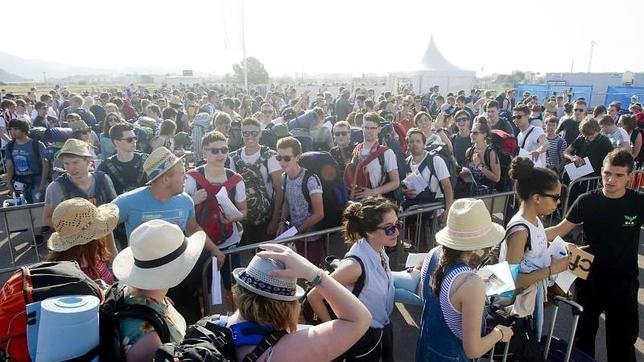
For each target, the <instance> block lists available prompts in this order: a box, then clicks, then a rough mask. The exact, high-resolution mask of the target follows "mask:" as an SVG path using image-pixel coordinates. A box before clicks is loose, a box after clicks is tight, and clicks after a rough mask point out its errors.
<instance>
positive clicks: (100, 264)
mask: <svg viewBox="0 0 644 362" xmlns="http://www.w3.org/2000/svg"><path fill="white" fill-rule="evenodd" d="M96 269H97V272H98V273H94V272H92V271H91V270H89V267H86V266H84V267H81V270H83V272H84V273H85V274H87V276H88V277H90V278H92V279H102V280H103V281H104V282H105V283H107V284H112V283H114V276H113V275H112V272H111V271H110V269H109V268H108V267H107V264H106V263H105V262H104V261H103V260H100V259H99V258H98V257H97V258H96Z"/></svg>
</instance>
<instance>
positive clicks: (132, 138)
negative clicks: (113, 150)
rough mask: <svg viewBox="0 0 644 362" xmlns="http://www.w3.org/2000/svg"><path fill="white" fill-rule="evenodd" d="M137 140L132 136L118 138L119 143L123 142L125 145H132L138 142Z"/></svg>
mask: <svg viewBox="0 0 644 362" xmlns="http://www.w3.org/2000/svg"><path fill="white" fill-rule="evenodd" d="M138 140H139V138H138V137H136V136H134V137H126V138H119V141H125V142H127V143H132V142H136V141H138Z"/></svg>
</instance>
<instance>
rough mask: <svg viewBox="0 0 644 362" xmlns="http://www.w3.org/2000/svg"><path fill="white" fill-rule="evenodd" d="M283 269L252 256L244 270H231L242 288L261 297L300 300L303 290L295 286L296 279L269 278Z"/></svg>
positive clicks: (278, 263) (270, 261)
mask: <svg viewBox="0 0 644 362" xmlns="http://www.w3.org/2000/svg"><path fill="white" fill-rule="evenodd" d="M280 269H284V264H282V263H280V262H278V261H275V260H272V259H264V258H260V257H259V256H254V257H253V259H252V260H251V261H250V263H249V264H248V267H246V268H237V269H235V270H233V277H234V278H235V280H236V281H237V283H239V284H240V285H241V286H242V287H244V288H245V289H248V290H250V291H251V292H253V293H255V294H259V295H261V296H263V297H266V298H270V299H275V300H281V301H293V300H298V299H300V298H302V296H303V295H304V289H302V287H300V286H299V285H297V279H295V278H293V279H289V278H277V277H274V276H271V275H270V273H271V271H273V270H280Z"/></svg>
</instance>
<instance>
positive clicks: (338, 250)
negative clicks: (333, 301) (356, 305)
mask: <svg viewBox="0 0 644 362" xmlns="http://www.w3.org/2000/svg"><path fill="white" fill-rule="evenodd" d="M4 215H5V214H4V213H0V270H3V269H4V268H8V267H10V266H11V264H10V262H11V259H10V249H9V243H8V238H7V230H6V227H5V216H4ZM28 217H29V215H28V214H26V213H23V214H18V215H10V216H9V220H10V223H11V225H18V224H21V223H22V224H23V227H24V228H26V223H25V222H26V221H27V220H28ZM32 218H33V219H34V220H40V214H37V213H34V215H33V216H32ZM38 224H39V221H36V225H38ZM20 228H22V227H20ZM14 229H15V228H14ZM11 238H12V245H13V250H14V255H15V258H16V262H17V263H18V264H27V263H33V262H35V261H36V254H35V249H34V248H33V247H31V245H32V237H31V232H29V231H23V232H13V233H12V234H11ZM330 246H331V247H330V254H333V255H343V254H344V251H345V248H346V246H345V245H344V244H343V243H342V241H341V240H338V239H335V240H333V241H332V242H331V245H330ZM39 252H40V255H41V258H42V256H44V255H46V250H45V247H44V246H41V247H40V248H39ZM249 258H250V256H248V257H246V258H244V259H249ZM397 258H400V259H397ZM391 260H392V264H393V263H395V262H396V260H404V255H392V257H391ZM639 265H640V270H641V271H640V290H639V301H640V337H639V338H638V341H637V344H636V346H637V349H638V361H644V333H643V332H644V318H643V317H642V316H644V288H642V285H643V280H644V273H643V272H642V269H643V268H644V233H642V235H641V237H640V250H639ZM9 275H10V273H9V272H7V271H0V282H1V283H4V281H5V280H6V279H7V278H8V276H9ZM420 314H421V309H420V308H419V307H414V306H405V305H402V304H396V307H395V308H394V313H393V316H392V321H393V325H394V336H395V354H396V356H397V357H398V358H397V359H396V361H401V362H406V361H413V360H414V354H415V348H416V338H417V333H418V326H419V321H420ZM559 316H560V317H559V321H558V324H557V325H556V328H555V335H556V336H560V337H562V338H564V339H568V336H569V334H570V327H571V320H572V318H571V314H570V312H569V310H568V309H567V308H562V309H561V310H560V314H559ZM550 320H551V310H548V311H546V321H545V325H549V323H550ZM544 329H545V328H544ZM604 341H605V329H604V324H603V323H600V328H599V332H598V337H597V352H596V354H597V360H598V361H606V350H605V343H604Z"/></svg>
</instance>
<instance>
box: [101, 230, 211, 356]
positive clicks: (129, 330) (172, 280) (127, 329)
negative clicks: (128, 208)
mask: <svg viewBox="0 0 644 362" xmlns="http://www.w3.org/2000/svg"><path fill="white" fill-rule="evenodd" d="M205 241H206V234H205V233H204V232H203V231H198V232H196V233H194V234H192V235H191V236H189V237H185V236H184V234H183V231H181V229H180V228H179V227H178V226H176V225H174V224H170V223H169V222H167V221H164V220H151V221H148V222H145V223H143V224H141V225H140V226H139V227H137V228H136V229H134V231H132V234H131V235H130V246H129V247H128V248H125V249H123V250H122V251H121V252H120V253H119V254H118V255H117V256H116V258H115V259H114V263H113V270H114V275H115V276H116V277H117V278H118V279H119V280H120V282H121V283H122V284H124V285H125V286H126V290H125V304H138V305H146V306H148V307H150V308H152V309H154V310H155V311H157V312H158V313H159V314H161V315H162V316H163V317H164V319H165V322H166V325H167V326H168V332H169V340H168V341H164V342H177V343H178V342H181V341H182V340H183V337H184V335H185V332H186V322H185V320H184V319H183V316H181V314H180V313H179V312H177V310H176V309H175V308H174V307H173V306H172V303H171V302H170V300H169V299H168V298H167V297H166V294H167V293H168V289H169V288H172V287H175V286H177V285H178V284H179V283H180V282H181V281H182V280H183V279H185V278H186V276H188V274H189V273H190V271H191V270H192V268H193V266H194V265H195V263H196V262H197V260H198V259H199V256H200V255H201V250H202V249H203V245H204V242H205ZM119 329H120V337H121V340H120V341H118V343H119V347H120V355H125V357H126V359H127V360H128V361H150V360H152V357H153V356H154V353H155V351H156V350H157V348H159V346H160V345H161V343H162V341H161V339H160V338H159V335H158V334H157V333H156V332H155V331H154V328H153V327H152V326H151V325H150V324H149V323H147V322H145V321H143V320H141V319H133V318H124V319H121V321H120V324H119Z"/></svg>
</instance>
